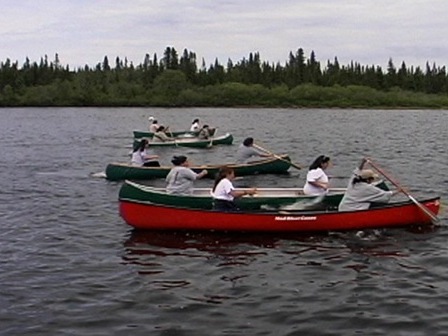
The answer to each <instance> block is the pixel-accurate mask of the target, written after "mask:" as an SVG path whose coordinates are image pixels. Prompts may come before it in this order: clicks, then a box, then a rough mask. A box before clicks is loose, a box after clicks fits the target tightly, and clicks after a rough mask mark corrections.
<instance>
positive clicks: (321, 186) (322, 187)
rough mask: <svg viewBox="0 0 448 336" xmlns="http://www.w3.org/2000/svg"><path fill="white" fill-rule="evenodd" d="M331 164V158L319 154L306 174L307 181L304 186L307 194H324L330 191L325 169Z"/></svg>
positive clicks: (304, 191)
mask: <svg viewBox="0 0 448 336" xmlns="http://www.w3.org/2000/svg"><path fill="white" fill-rule="evenodd" d="M329 165H330V158H329V157H328V156H325V155H319V156H318V157H317V158H316V160H314V162H313V163H312V164H311V165H310V167H309V169H308V173H307V174H306V182H305V186H304V187H303V193H304V194H305V195H324V194H326V193H327V191H328V186H329V184H328V176H327V174H325V170H326V169H327V168H328V166H329Z"/></svg>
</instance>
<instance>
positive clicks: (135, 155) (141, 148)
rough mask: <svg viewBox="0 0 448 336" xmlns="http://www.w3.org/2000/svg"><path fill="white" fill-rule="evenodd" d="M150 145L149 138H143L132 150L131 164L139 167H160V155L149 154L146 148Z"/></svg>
mask: <svg viewBox="0 0 448 336" xmlns="http://www.w3.org/2000/svg"><path fill="white" fill-rule="evenodd" d="M147 147H148V140H146V139H143V140H141V141H140V143H139V144H138V146H136V147H135V148H134V151H133V152H132V159H131V164H132V165H133V166H139V167H160V163H159V161H158V160H157V159H158V158H159V156H158V155H155V154H149V153H148V152H147V150H146V148H147Z"/></svg>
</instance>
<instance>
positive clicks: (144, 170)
mask: <svg viewBox="0 0 448 336" xmlns="http://www.w3.org/2000/svg"><path fill="white" fill-rule="evenodd" d="M280 158H281V159H280ZM289 161H290V158H289V156H288V155H282V156H279V158H276V157H272V158H263V159H262V160H257V161H252V162H247V163H227V164H226V163H223V164H215V165H203V166H195V167H191V169H193V170H194V171H196V172H198V173H199V172H200V171H202V170H203V169H206V170H207V171H208V177H210V178H214V177H215V175H216V173H217V172H218V170H219V168H220V167H222V166H228V167H231V168H233V169H234V170H235V175H236V176H246V175H256V174H284V173H286V172H287V171H288V169H289V167H290V166H291V164H290V162H289ZM171 168H173V167H172V166H163V167H139V166H132V165H131V164H128V163H110V164H108V165H107V167H106V178H107V179H108V180H111V181H119V180H149V179H153V178H165V177H166V176H167V175H168V173H169V171H170V170H171Z"/></svg>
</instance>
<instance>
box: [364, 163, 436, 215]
mask: <svg viewBox="0 0 448 336" xmlns="http://www.w3.org/2000/svg"><path fill="white" fill-rule="evenodd" d="M367 163H369V164H370V165H371V166H372V167H373V168H374V169H375V170H376V171H377V172H378V173H380V174H381V175H383V176H384V177H385V178H386V179H388V180H389V181H390V183H392V184H393V185H394V186H395V187H397V188H398V189H399V190H400V191H401V192H402V193H403V194H405V195H406V196H407V197H408V198H409V199H410V200H411V201H412V202H414V203H415V205H417V206H418V207H419V208H420V209H421V210H422V211H423V212H424V213H425V214H426V215H428V217H430V218H431V219H432V220H433V221H434V222H436V223H437V222H439V221H440V219H439V218H437V216H436V215H434V214H433V213H432V212H431V211H430V210H429V209H428V208H426V207H425V206H424V205H423V204H421V203H420V202H419V201H417V200H416V199H415V198H414V196H412V195H411V194H410V193H408V192H407V191H406V190H404V189H403V187H402V186H401V185H400V184H398V182H396V181H395V180H393V179H392V178H391V177H390V176H389V175H388V174H386V173H385V172H384V171H383V170H382V169H381V168H380V167H378V165H377V164H376V163H374V162H372V160H371V159H367Z"/></svg>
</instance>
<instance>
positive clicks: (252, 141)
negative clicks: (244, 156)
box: [243, 138, 254, 147]
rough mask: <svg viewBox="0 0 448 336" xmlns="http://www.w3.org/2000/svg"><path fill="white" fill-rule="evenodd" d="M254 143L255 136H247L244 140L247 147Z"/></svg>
mask: <svg viewBox="0 0 448 336" xmlns="http://www.w3.org/2000/svg"><path fill="white" fill-rule="evenodd" d="M253 143H254V138H246V139H244V141H243V145H244V146H246V147H249V146H252V145H253Z"/></svg>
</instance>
